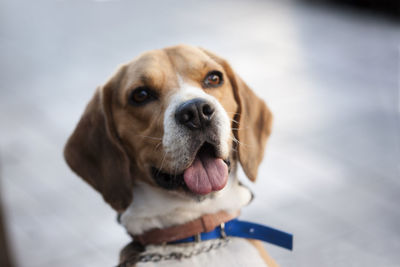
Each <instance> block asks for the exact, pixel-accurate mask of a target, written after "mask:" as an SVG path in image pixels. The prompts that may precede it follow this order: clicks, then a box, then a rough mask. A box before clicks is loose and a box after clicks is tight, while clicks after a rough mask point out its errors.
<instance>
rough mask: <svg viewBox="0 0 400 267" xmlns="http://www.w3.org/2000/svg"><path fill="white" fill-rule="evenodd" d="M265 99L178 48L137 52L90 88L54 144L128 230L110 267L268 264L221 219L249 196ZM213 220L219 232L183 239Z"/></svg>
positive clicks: (224, 70) (264, 129)
mask: <svg viewBox="0 0 400 267" xmlns="http://www.w3.org/2000/svg"><path fill="white" fill-rule="evenodd" d="M271 125H272V114H271V112H270V110H269V108H268V107H267V106H266V104H265V102H264V101H263V100H262V99H260V98H259V97H257V96H256V94H255V93H254V92H253V91H252V90H251V89H250V88H249V87H248V86H247V85H246V83H245V82H244V81H243V80H242V79H241V78H240V77H239V76H238V75H237V74H236V73H235V72H234V71H233V70H232V68H231V67H230V65H229V64H228V63H227V61H226V60H225V59H223V58H221V57H219V56H217V55H216V54H214V53H212V52H210V51H208V50H205V49H203V48H198V47H193V46H188V45H178V46H173V47H167V48H164V49H159V50H152V51H149V52H145V53H143V54H142V55H140V56H139V57H137V58H136V59H134V60H133V61H131V62H129V63H127V64H123V65H121V66H120V67H119V68H118V70H117V71H116V73H115V74H114V75H112V77H111V78H110V79H109V80H108V81H107V82H106V83H105V85H103V86H100V87H98V88H97V89H96V91H95V94H94V96H93V98H92V99H91V100H90V102H89V104H88V105H87V107H86V110H85V111H84V113H83V115H82V117H81V119H80V121H79V123H78V125H77V126H76V129H75V130H74V132H73V133H72V135H71V136H70V138H69V140H68V142H67V144H66V146H65V150H64V156H65V159H66V162H67V163H68V165H69V166H70V168H71V169H72V170H73V171H74V172H75V173H76V174H77V175H78V176H80V177H81V178H83V179H84V180H85V181H86V182H87V183H89V184H90V185H91V186H92V187H93V188H94V189H96V190H97V191H98V192H99V193H100V194H101V195H102V196H103V198H104V200H105V201H106V202H107V203H108V204H109V205H111V207H112V208H113V209H114V210H116V211H117V213H118V214H119V221H120V223H121V224H122V225H123V226H124V227H125V229H126V230H127V232H128V233H129V234H130V235H131V236H133V241H132V242H131V243H130V244H128V245H127V246H126V247H125V248H124V249H123V250H122V251H121V254H120V262H119V264H120V266H146V267H147V266H154V265H157V266H205V265H210V266H277V265H276V263H275V261H274V260H273V259H272V258H271V257H270V256H269V255H268V254H267V252H266V251H265V250H264V248H263V245H262V243H261V242H259V241H255V240H249V239H243V238H236V237H235V238H225V237H224V236H223V225H224V223H225V222H226V221H228V220H230V219H232V218H234V217H236V216H237V214H238V212H239V211H240V209H241V208H242V207H243V206H246V205H247V204H249V203H250V202H251V200H252V198H253V196H252V193H251V192H250V190H249V189H248V188H247V187H246V186H244V185H243V184H242V183H240V181H239V180H238V178H237V175H236V172H237V168H238V164H240V165H241V166H242V169H243V171H244V173H245V175H246V176H247V177H248V178H249V179H250V180H251V181H255V180H256V177H257V172H258V167H259V165H260V163H261V161H262V159H263V155H264V148H265V146H266V142H267V139H268V137H269V135H270V132H271ZM215 227H220V230H221V235H222V238H217V239H211V240H204V241H199V240H196V241H194V242H186V243H174V240H177V239H182V238H188V236H194V238H195V239H196V237H198V234H199V232H208V231H211V230H213V229H214V228H215Z"/></svg>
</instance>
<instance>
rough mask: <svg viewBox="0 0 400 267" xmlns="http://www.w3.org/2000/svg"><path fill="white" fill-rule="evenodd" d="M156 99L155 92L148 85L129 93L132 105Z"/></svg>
mask: <svg viewBox="0 0 400 267" xmlns="http://www.w3.org/2000/svg"><path fill="white" fill-rule="evenodd" d="M153 99H155V95H154V93H153V92H152V91H151V90H150V89H149V88H147V87H139V88H136V89H135V90H133V91H132V92H131V94H130V95H129V102H130V104H132V105H135V106H137V105H143V104H146V103H147V102H149V101H151V100H153Z"/></svg>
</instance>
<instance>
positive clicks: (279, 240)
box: [169, 219, 293, 250]
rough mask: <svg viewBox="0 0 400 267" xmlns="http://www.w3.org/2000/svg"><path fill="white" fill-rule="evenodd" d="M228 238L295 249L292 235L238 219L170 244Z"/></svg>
mask: <svg viewBox="0 0 400 267" xmlns="http://www.w3.org/2000/svg"><path fill="white" fill-rule="evenodd" d="M226 236H233V237H242V238H251V239H258V240H261V241H264V242H268V243H271V244H274V245H277V246H280V247H283V248H286V249H289V250H292V248H293V236H292V235H291V234H289V233H286V232H282V231H280V230H277V229H274V228H271V227H269V226H265V225H261V224H256V223H251V222H246V221H239V220H238V219H233V220H230V221H227V222H226V223H223V224H221V226H218V227H217V228H215V229H214V230H212V231H210V232H207V233H200V234H198V235H196V236H191V237H187V238H184V239H180V240H176V241H173V242H169V244H179V243H188V242H194V241H201V240H210V239H217V238H224V237H226Z"/></svg>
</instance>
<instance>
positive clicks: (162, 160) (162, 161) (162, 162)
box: [158, 151, 168, 174]
mask: <svg viewBox="0 0 400 267" xmlns="http://www.w3.org/2000/svg"><path fill="white" fill-rule="evenodd" d="M167 154H168V151H166V152H164V155H163V157H162V159H161V164H160V168H159V169H158V174H159V173H160V171H161V169H162V167H163V165H164V160H165V157H166V156H167Z"/></svg>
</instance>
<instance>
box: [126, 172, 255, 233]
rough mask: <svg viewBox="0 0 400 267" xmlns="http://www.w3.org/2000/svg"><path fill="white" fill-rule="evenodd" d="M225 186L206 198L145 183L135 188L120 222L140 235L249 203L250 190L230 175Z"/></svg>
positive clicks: (232, 209) (131, 231)
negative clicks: (168, 190) (186, 195)
mask: <svg viewBox="0 0 400 267" xmlns="http://www.w3.org/2000/svg"><path fill="white" fill-rule="evenodd" d="M229 179H230V182H229V183H228V184H227V185H226V186H225V188H224V189H222V190H221V191H219V192H217V193H216V194H215V195H214V197H213V198H207V199H205V200H203V201H196V200H195V199H192V198H188V197H184V196H181V195H178V194H171V193H170V192H166V191H165V190H163V189H159V188H155V187H153V186H150V185H148V184H145V183H139V184H137V185H136V186H135V187H134V190H133V191H134V192H133V195H134V198H135V199H134V201H133V202H132V203H131V205H130V206H129V208H128V209H127V210H126V211H125V212H124V213H123V214H122V216H121V223H122V224H123V225H124V226H125V228H126V229H127V231H128V232H129V233H131V234H134V235H137V234H141V233H143V232H145V231H147V230H150V229H152V228H166V227H169V226H172V225H179V224H183V223H186V222H189V221H191V220H194V219H197V218H199V217H200V216H202V215H203V214H206V213H216V212H218V211H220V210H225V211H228V212H229V211H237V210H240V208H241V207H243V206H245V205H246V204H247V203H249V201H250V199H251V193H250V191H249V190H248V189H247V188H246V187H244V186H241V185H240V184H239V183H238V181H237V180H236V179H234V178H233V177H230V178H229Z"/></svg>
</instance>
